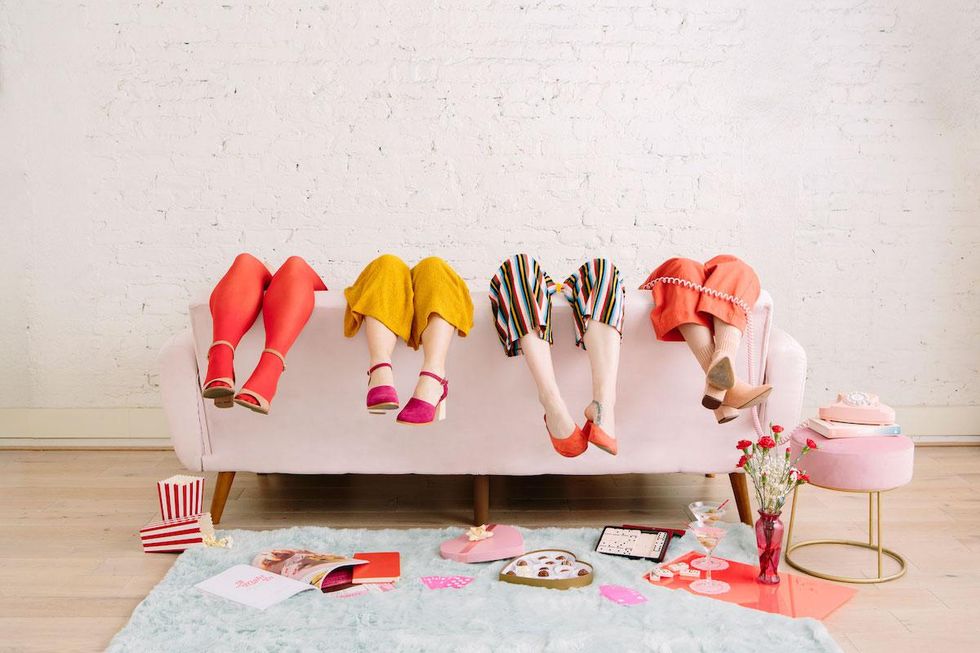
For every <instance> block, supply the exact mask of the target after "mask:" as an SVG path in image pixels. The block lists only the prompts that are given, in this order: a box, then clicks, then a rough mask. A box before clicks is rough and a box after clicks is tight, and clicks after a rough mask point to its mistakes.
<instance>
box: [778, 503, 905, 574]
mask: <svg viewBox="0 0 980 653" xmlns="http://www.w3.org/2000/svg"><path fill="white" fill-rule="evenodd" d="M815 487H821V486H819V485H817V486H815ZM824 489H826V490H833V489H834V488H824ZM799 490H800V488H799V487H797V488H795V489H794V490H793V507H792V508H791V510H790V516H789V531H788V532H787V533H786V553H785V558H786V564H788V565H789V566H790V567H792V568H793V569H798V570H799V571H802V572H803V573H805V574H809V575H811V576H816V577H817V578H824V579H826V580H836V581H840V582H844V583H860V584H872V583H884V582H885V581H889V580H895V579H896V578H901V577H902V576H904V575H905V572H906V563H905V558H903V557H902V556H901V555H899V554H898V553H896V552H894V551H892V550H891V549H886V548H885V547H884V546H883V545H882V541H881V492H880V491H877V490H874V491H870V492H868V541H867V543H864V542H855V541H852V540H834V539H826V540H807V541H805V542H799V543H797V544H793V526H794V523H795V521H796V502H797V500H798V499H799ZM837 491H838V492H863V490H837ZM876 498H877V504H878V508H877V512H878V514H877V529H876V528H875V515H874V512H875V510H874V503H875V499H876ZM875 531H877V533H876V532H875ZM875 539H877V544H876V543H875ZM817 544H839V545H842V546H855V547H859V548H862V549H870V550H872V551H876V552H877V553H878V576H877V577H876V578H852V577H848V576H835V575H833V574H828V573H824V572H820V571H815V570H813V569H809V568H807V567H804V566H803V565H801V564H799V563H797V562H795V561H794V560H793V559H792V558H791V557H790V554H791V553H792V552H793V551H795V550H796V549H801V548H803V547H805V546H814V545H817ZM883 556H888V557H890V558H891V559H892V560H894V561H895V562H897V563H898V566H899V569H898V571H897V572H895V573H894V574H890V575H888V576H883V575H882V574H883V570H882V558H883Z"/></svg>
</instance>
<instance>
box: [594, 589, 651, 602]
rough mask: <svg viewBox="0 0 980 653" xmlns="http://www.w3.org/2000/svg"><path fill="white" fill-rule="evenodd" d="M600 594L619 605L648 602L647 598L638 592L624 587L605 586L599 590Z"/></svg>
mask: <svg viewBox="0 0 980 653" xmlns="http://www.w3.org/2000/svg"><path fill="white" fill-rule="evenodd" d="M599 593H600V594H602V595H603V596H604V597H606V598H607V599H609V600H610V601H612V602H613V603H618V604H619V605H637V604H639V603H646V600H647V597H645V596H643V595H642V594H640V593H639V592H637V591H636V590H634V589H630V588H628V587H623V586H622V585H603V586H602V587H600V588H599Z"/></svg>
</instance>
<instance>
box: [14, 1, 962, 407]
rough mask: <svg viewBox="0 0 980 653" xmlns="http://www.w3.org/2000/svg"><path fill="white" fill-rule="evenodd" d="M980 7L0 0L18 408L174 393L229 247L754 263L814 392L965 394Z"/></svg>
mask: <svg viewBox="0 0 980 653" xmlns="http://www.w3.org/2000/svg"><path fill="white" fill-rule="evenodd" d="M978 33H980V10H978V5H977V3H976V2H973V1H969V0H954V1H951V2H944V3H938V4H936V3H923V2H917V1H914V0H908V1H907V2H898V1H894V2H888V1H882V0H869V1H859V0H810V1H807V2H785V1H783V2H780V1H776V0H711V1H707V2H687V1H685V0H671V1H667V2H660V1H654V2H650V1H647V2H643V1H641V0H621V1H616V0H589V1H588V2H575V1H574V0H568V1H566V2H548V1H543V2H532V1H528V0H525V1H523V2H521V1H506V0H483V1H481V2H466V1H460V2H457V1H446V0H443V1H441V2H435V3H432V2H424V1H422V0H389V1H386V2H370V1H366V0H348V1H346V2H335V1H332V0H321V1H320V2H305V1H301V0H290V1H283V0H277V1H276V2H274V3H273V2H241V1H239V0H223V2H222V3H217V2H210V1H203V0H157V1H147V2H141V1H137V0H128V1H127V0H96V1H95V2H89V3H84V4H83V3H75V2H65V1H54V0H5V1H4V2H2V3H0V148H2V155H0V216H2V220H3V225H2V226H3V234H2V238H0V241H2V242H3V243H4V245H3V247H2V252H3V254H2V256H0V274H2V279H0V295H2V297H3V298H4V302H3V307H4V308H3V311H2V317H0V351H2V352H3V354H2V356H3V366H4V368H5V369H6V371H7V373H6V374H3V375H0V406H6V407H37V408H43V407H81V406H96V407H122V406H155V405H157V404H158V402H159V396H158V389H157V378H156V375H155V373H154V371H153V370H154V367H155V359H156V352H157V350H158V348H159V347H160V345H161V344H162V343H163V342H164V340H165V339H166V338H167V337H168V336H169V335H170V334H172V333H174V332H175V331H177V330H179V329H182V328H184V327H185V325H186V317H185V312H186V305H187V303H188V301H189V299H190V298H191V297H196V296H202V295H204V294H205V293H206V292H207V291H208V289H209V287H210V286H211V284H213V282H214V281H215V280H216V279H217V278H218V277H219V276H220V274H221V273H222V272H223V270H224V268H225V267H226V266H227V265H228V263H229V262H230V260H231V259H232V257H233V256H234V255H235V254H236V253H238V252H240V251H250V252H253V253H255V254H256V255H258V256H260V257H262V258H264V259H266V260H267V261H269V262H270V264H272V265H277V264H278V263H279V262H281V261H282V260H283V259H285V257H286V256H288V255H289V254H299V255H302V256H304V257H307V258H308V259H309V260H310V261H311V262H312V263H313V264H314V266H315V267H316V268H317V269H318V270H319V271H320V272H321V273H322V275H323V276H324V278H325V279H326V281H327V283H328V285H329V286H331V288H333V289H335V290H340V289H342V288H343V287H344V285H345V284H347V283H349V282H350V281H351V280H352V279H353V278H354V276H355V275H356V273H357V271H358V270H359V269H360V267H361V266H362V265H363V264H364V263H365V262H367V261H368V260H369V259H370V258H372V257H373V256H375V255H376V254H378V253H379V252H384V251H391V252H394V253H397V254H400V255H402V256H404V257H406V258H408V259H416V258H420V257H422V256H424V255H427V254H438V255H441V256H444V257H445V258H447V259H449V260H450V261H452V262H453V263H454V264H455V265H456V266H457V268H458V270H459V271H460V272H461V273H462V274H463V276H464V277H465V278H466V279H467V280H468V281H470V282H471V283H472V284H473V287H474V288H483V287H484V286H485V283H486V279H487V278H488V277H489V276H490V274H491V273H492V272H493V270H494V268H495V266H496V264H497V263H498V261H499V260H500V259H501V258H502V257H504V256H505V255H507V254H509V253H511V252H513V251H515V250H525V251H529V252H532V253H535V254H537V255H539V256H540V257H541V258H542V259H543V260H544V261H545V262H546V264H547V267H548V268H549V269H550V270H552V271H553V273H554V274H556V275H557V274H561V273H564V272H565V271H568V270H570V269H571V268H572V267H573V265H574V264H575V263H576V262H577V261H579V260H581V259H583V258H584V257H586V256H591V255H593V254H602V255H607V256H611V257H612V258H613V259H614V260H616V261H617V262H618V263H619V265H620V266H621V268H622V269H623V270H624V271H625V272H626V273H627V274H628V278H629V280H630V281H631V282H635V283H639V282H640V281H642V280H643V278H644V276H645V274H646V273H647V272H648V271H649V270H650V269H651V268H652V267H653V266H654V265H656V264H657V263H658V262H660V261H661V260H663V259H664V258H666V257H669V256H672V255H679V254H683V255H690V256H694V257H702V258H706V257H708V256H710V255H711V254H713V253H717V252H731V253H735V254H738V255H740V256H743V257H744V258H746V259H747V260H749V261H750V262H751V263H752V264H753V265H755V266H756V268H757V270H758V271H759V273H760V276H761V277H762V279H763V283H764V285H765V286H766V287H767V288H768V289H769V290H770V291H771V292H772V294H773V295H774V297H775V299H776V302H777V311H778V313H777V320H778V322H779V323H780V325H781V326H783V327H785V328H786V329H788V330H789V331H790V332H792V333H793V334H794V335H795V336H796V337H797V338H798V339H799V340H800V341H801V342H802V343H803V345H804V346H805V347H806V348H807V350H808V352H809V355H810V361H811V375H810V386H809V394H810V402H811V403H813V404H815V403H817V402H819V401H820V400H822V399H824V398H826V397H827V396H828V395H829V393H831V392H832V391H833V390H835V389H837V388H851V387H856V388H871V389H876V390H878V391H879V392H880V393H881V394H882V396H883V397H884V398H886V399H888V400H889V401H890V402H892V403H894V404H899V405H931V406H943V405H976V404H977V403H978V401H977V400H978V397H977V381H978V359H980V347H978V344H977V343H978V335H980V333H978V330H980V326H978V325H980V320H978V317H980V302H978V298H977V294H978V291H977V282H978V278H980V270H978V265H980V257H978V255H977V253H976V252H977V246H978V244H980V220H978V216H980V124H978V116H980V99H978V98H980V63H978V62H980V45H978V39H977V36H976V35H977V34H978Z"/></svg>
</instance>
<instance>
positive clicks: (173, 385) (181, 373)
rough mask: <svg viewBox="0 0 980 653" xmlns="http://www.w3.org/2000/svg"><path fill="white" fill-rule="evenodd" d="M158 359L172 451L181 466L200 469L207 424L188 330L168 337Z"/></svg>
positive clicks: (192, 342)
mask: <svg viewBox="0 0 980 653" xmlns="http://www.w3.org/2000/svg"><path fill="white" fill-rule="evenodd" d="M159 360H160V390H161V394H162V395H163V410H164V413H165V414H166V415H167V423H168V425H169V428H170V440H171V441H172V442H173V445H174V451H175V452H176V453H177V458H178V459H179V460H180V462H181V463H183V465H184V467H186V468H187V469H189V470H192V471H202V470H203V460H202V459H203V457H204V454H205V453H206V451H207V442H208V437H207V435H208V432H207V429H208V426H207V421H206V420H205V417H204V399H203V398H202V397H201V386H200V384H199V382H198V374H199V373H198V369H197V356H196V355H195V352H194V338H193V336H192V335H191V331H190V329H188V330H186V331H183V332H182V333H178V334H177V335H175V336H174V337H173V338H171V339H170V340H169V341H168V342H167V343H166V344H165V345H164V346H163V349H161V350H160V359H159Z"/></svg>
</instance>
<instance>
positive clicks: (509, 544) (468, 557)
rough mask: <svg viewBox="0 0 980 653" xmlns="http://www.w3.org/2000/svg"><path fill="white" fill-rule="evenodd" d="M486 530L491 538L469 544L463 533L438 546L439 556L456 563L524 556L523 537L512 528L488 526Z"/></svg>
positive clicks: (497, 525) (496, 525)
mask: <svg viewBox="0 0 980 653" xmlns="http://www.w3.org/2000/svg"><path fill="white" fill-rule="evenodd" d="M487 530H488V531H491V532H492V533H493V537H488V538H487V539H485V540H477V541H476V542H470V540H469V538H468V537H466V533H463V534H462V535H460V536H459V537H455V538H453V539H451V540H446V541H445V542H443V543H442V544H441V545H440V546H439V555H441V556H442V557H443V558H446V559H448V560H455V561H456V562H467V563H469V562H490V561H491V560H507V559H510V558H516V557H517V556H520V555H524V536H523V535H521V534H520V532H519V531H518V530H517V529H516V528H514V527H513V526H503V525H501V524H490V525H489V526H487Z"/></svg>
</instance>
